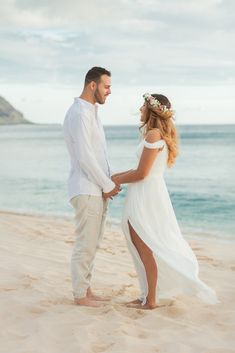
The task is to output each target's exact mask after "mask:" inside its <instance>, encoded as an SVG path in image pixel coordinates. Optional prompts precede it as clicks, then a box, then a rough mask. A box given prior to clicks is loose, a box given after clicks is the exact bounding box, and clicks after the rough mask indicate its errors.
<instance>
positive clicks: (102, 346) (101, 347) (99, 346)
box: [92, 343, 114, 353]
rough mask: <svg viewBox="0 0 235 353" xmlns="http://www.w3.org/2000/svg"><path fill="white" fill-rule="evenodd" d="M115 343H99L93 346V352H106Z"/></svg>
mask: <svg viewBox="0 0 235 353" xmlns="http://www.w3.org/2000/svg"><path fill="white" fill-rule="evenodd" d="M113 345H114V343H110V344H97V345H95V346H94V347H93V348H92V352H93V353H103V352H106V351H107V350H108V349H109V348H111V347H112V346H113Z"/></svg>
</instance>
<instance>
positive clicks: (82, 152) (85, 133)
mask: <svg viewBox="0 0 235 353" xmlns="http://www.w3.org/2000/svg"><path fill="white" fill-rule="evenodd" d="M70 133H71V135H72V139H73V143H74V150H75V155H76V159H77V161H78V163H79V165H80V167H81V168H82V170H83V171H84V172H85V173H86V174H87V176H88V178H89V179H90V180H91V181H92V182H93V183H95V184H97V185H99V186H100V187H101V189H102V190H103V192H105V193H108V192H110V191H111V190H113V188H114V187H115V183H114V182H113V181H112V180H111V179H109V178H108V177H107V175H106V174H105V173H104V171H103V170H102V168H101V167H100V165H99V163H98V161H97V159H96V158H95V156H94V152H93V148H92V144H91V133H92V119H91V117H90V116H89V115H86V114H79V116H75V117H74V119H72V122H71V129H70Z"/></svg>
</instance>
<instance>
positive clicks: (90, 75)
mask: <svg viewBox="0 0 235 353" xmlns="http://www.w3.org/2000/svg"><path fill="white" fill-rule="evenodd" d="M102 75H107V76H109V77H111V72H110V71H108V70H106V69H104V68H103V67H98V66H94V67H92V68H91V69H90V70H89V71H88V72H87V74H86V77H85V86H86V85H88V83H90V82H92V81H94V82H96V83H99V81H100V77H101V76H102Z"/></svg>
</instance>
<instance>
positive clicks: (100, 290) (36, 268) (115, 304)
mask: <svg viewBox="0 0 235 353" xmlns="http://www.w3.org/2000/svg"><path fill="white" fill-rule="evenodd" d="M73 232H74V226H73V221H72V220H71V219H62V218H54V217H40V216H30V215H20V214H14V213H9V212H1V213H0V237H1V242H0V257H1V262H0V266H1V278H0V296H1V301H0V305H1V330H0V336H1V346H0V351H1V352H2V353H18V352H22V353H35V352H38V353H44V352H45V353H101V352H107V353H111V352H112V353H114V352H115V353H132V352H133V353H151V352H159V353H160V352H162V353H163V352H164V353H194V352H195V353H204V352H205V353H231V352H235V335H234V332H235V330H234V328H235V314H234V312H235V308H234V301H235V300H234V299H235V294H234V288H235V281H234V277H235V276H234V274H235V263H234V253H235V243H234V242H230V241H221V240H217V239H208V238H204V237H196V238H195V237H187V238H186V239H187V240H188V241H189V243H190V245H191V246H192V247H193V250H194V251H195V253H196V255H197V258H198V260H199V264H200V277H201V279H202V280H204V281H205V282H206V283H207V284H208V285H210V286H211V287H213V288H214V289H215V290H216V291H217V294H218V297H219V300H220V303H219V304H217V305H215V306H212V305H208V304H205V303H203V302H201V301H200V300H199V299H197V298H194V297H193V298H192V297H186V296H179V297H177V298H176V299H175V300H174V301H172V302H169V303H162V304H166V305H165V306H162V307H161V308H158V309H156V310H153V311H146V310H145V311H144V310H140V309H133V308H128V307H126V305H125V304H124V303H125V302H127V301H129V300H132V299H135V298H136V297H137V296H138V283H137V278H136V274H135V271H134V267H133V264H132V260H131V257H130V254H129V253H128V250H127V248H126V244H125V239H124V236H123V234H122V233H121V231H120V230H119V229H118V228H113V227H111V226H107V227H106V231H105V236H104V239H103V242H102V245H101V248H100V250H99V251H98V253H97V258H96V268H95V273H94V279H93V283H92V285H93V288H94V290H95V291H96V293H97V294H99V295H105V296H108V297H110V298H111V300H110V301H107V302H105V303H104V304H105V305H104V307H101V308H85V307H79V306H75V305H74V304H73V297H72V289H71V279H70V268H69V266H70V256H71V251H72V247H73V242H74V234H73Z"/></svg>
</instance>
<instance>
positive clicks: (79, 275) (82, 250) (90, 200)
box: [70, 195, 108, 298]
mask: <svg viewBox="0 0 235 353" xmlns="http://www.w3.org/2000/svg"><path fill="white" fill-rule="evenodd" d="M70 203H71V204H72V206H73V208H74V209H75V227H76V228H75V235H76V240H75V245H74V248H73V252H72V258H71V276H72V286H73V295H74V298H83V297H85V296H86V293H87V288H89V287H90V282H91V277H92V271H93V267H94V260H95V255H96V251H97V249H98V247H99V245H100V242H101V239H102V237H103V233H104V226H105V218H106V213H107V208H108V200H104V199H103V197H102V196H93V195H79V196H76V197H74V198H72V200H71V201H70Z"/></svg>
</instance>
